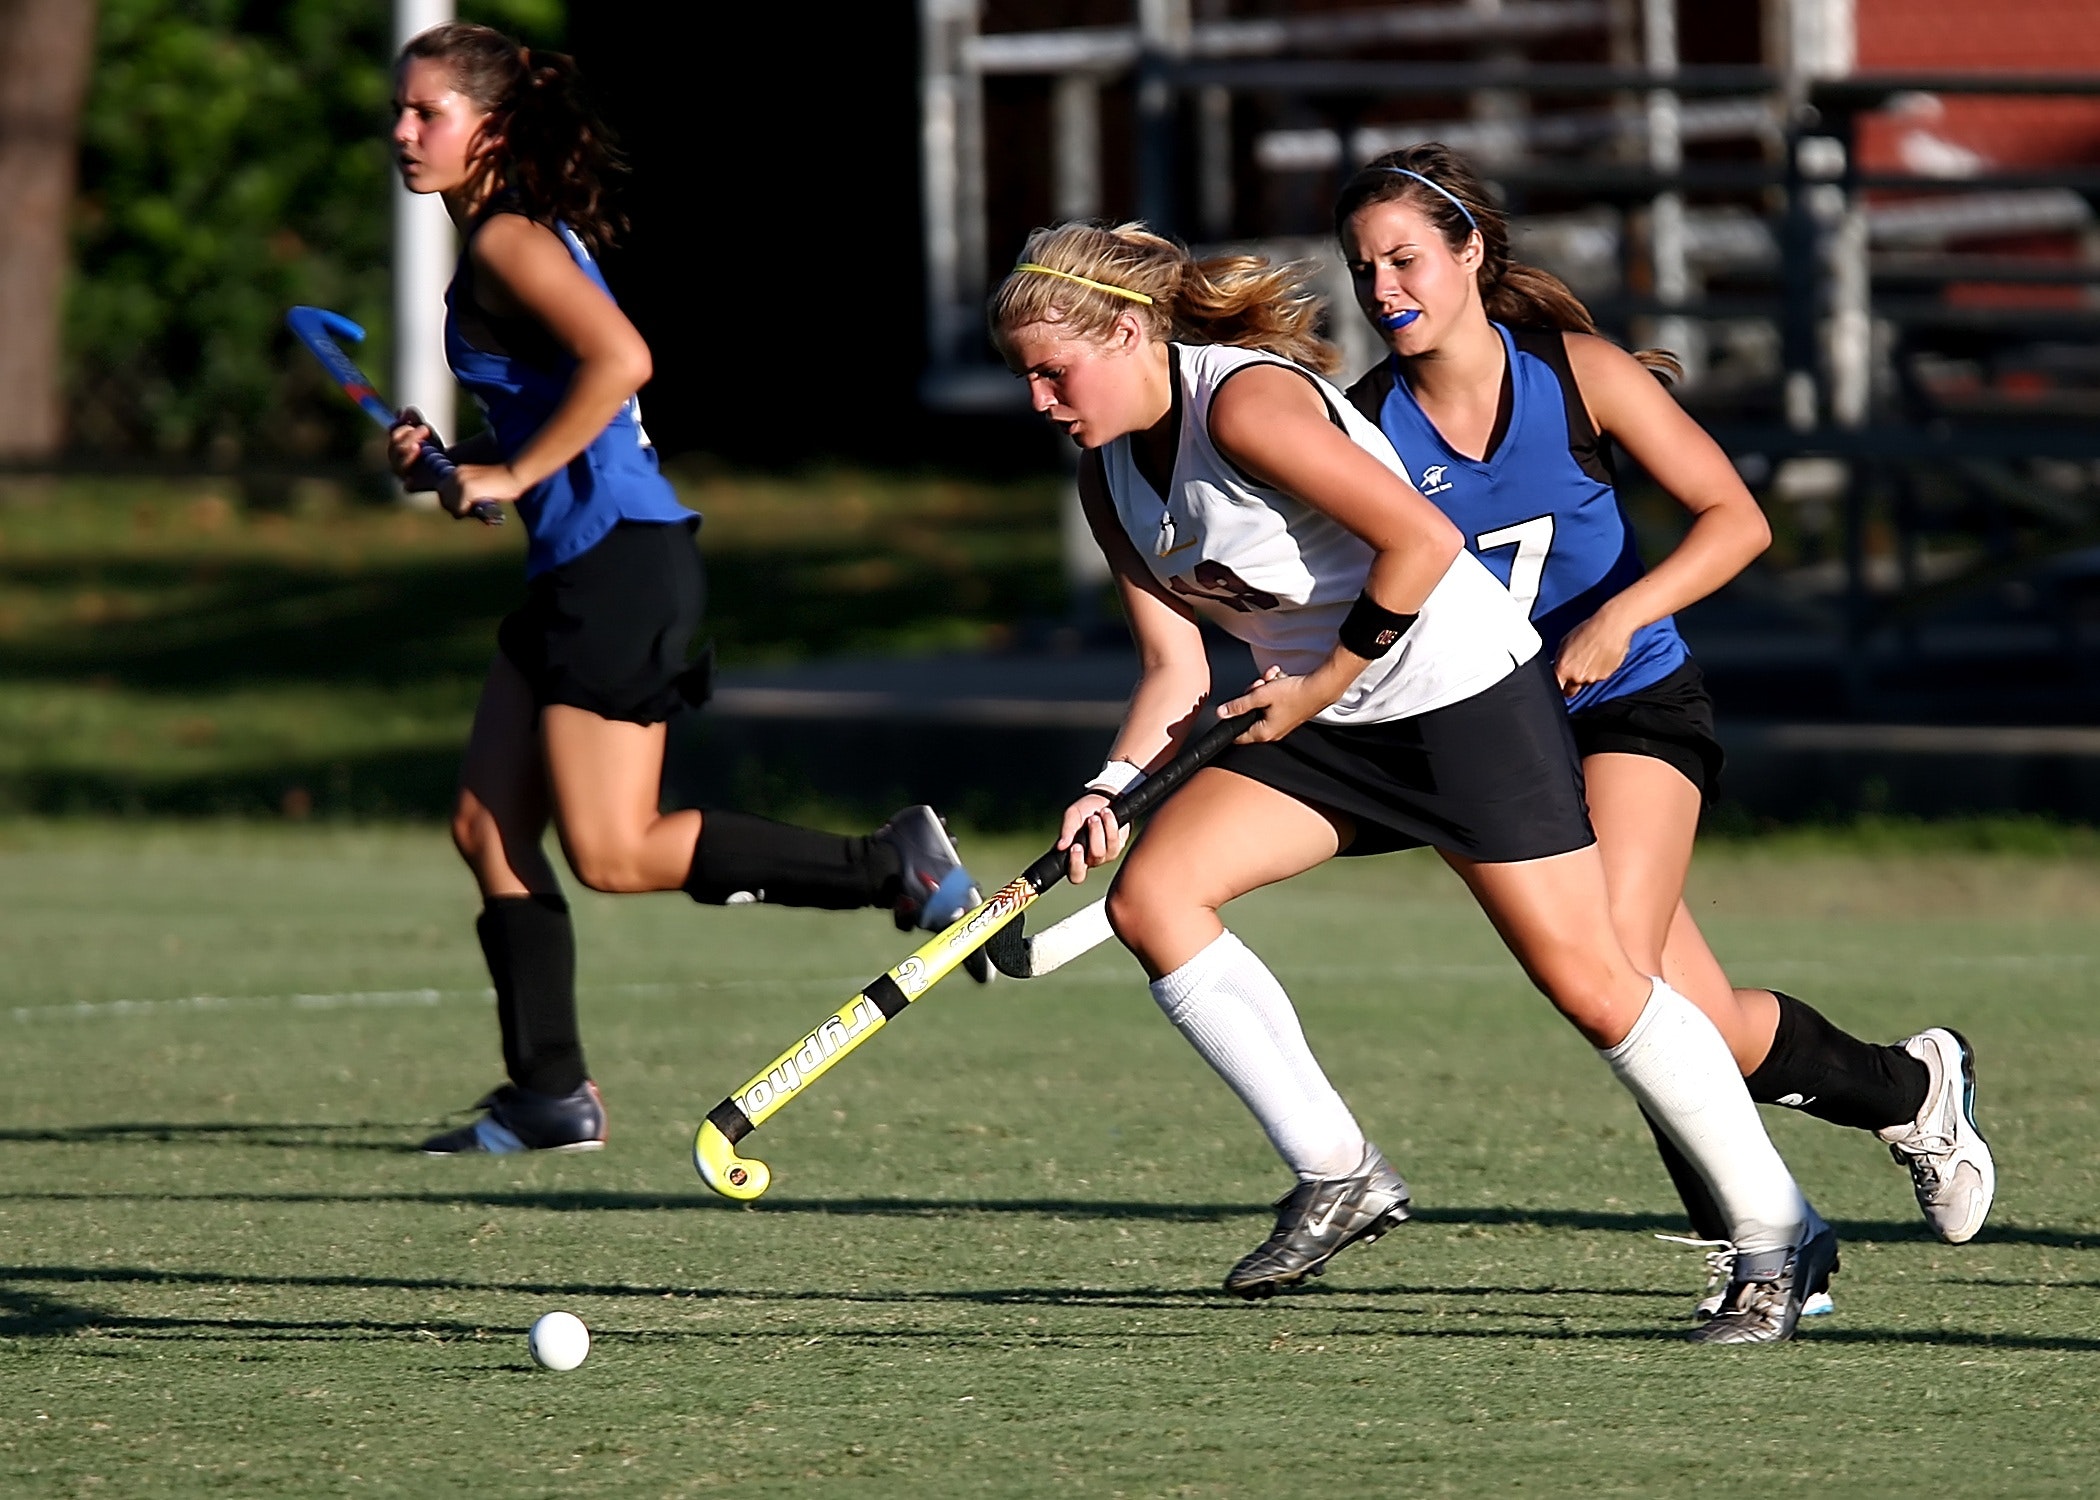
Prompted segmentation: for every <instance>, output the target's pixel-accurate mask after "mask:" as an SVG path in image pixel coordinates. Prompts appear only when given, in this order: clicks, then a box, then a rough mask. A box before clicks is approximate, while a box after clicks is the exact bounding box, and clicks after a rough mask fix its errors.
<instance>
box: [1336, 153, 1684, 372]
mask: <svg viewBox="0 0 2100 1500" xmlns="http://www.w3.org/2000/svg"><path fill="white" fill-rule="evenodd" d="M1409 172H1412V173H1416V174H1418V175H1419V176H1420V177H1426V178H1428V179H1429V182H1430V183H1434V184H1435V185H1436V186H1435V187H1431V186H1430V185H1429V183H1424V182H1421V181H1418V180H1417V178H1416V177H1409V176H1404V175H1402V174H1404V173H1409ZM1437 188H1442V189H1443V192H1438V191H1437ZM1446 194H1449V196H1448V197H1447V196H1445V195H1446ZM1454 199H1455V200H1456V201H1455V202H1454V201H1453V200H1454ZM1373 203H1405V204H1407V205H1408V207H1410V208H1412V209H1414V210H1415V211H1416V212H1417V213H1419V214H1420V215H1421V216H1422V217H1423V218H1424V219H1426V220H1428V222H1429V224H1430V226H1431V227H1432V228H1434V229H1435V230H1436V231H1437V232H1438V233H1439V234H1441V235H1443V237H1444V243H1445V244H1447V245H1449V246H1450V247H1451V250H1452V253H1453V254H1456V253H1458V252H1459V251H1461V250H1463V249H1465V247H1466V241H1467V240H1469V239H1471V238H1472V236H1473V233H1474V231H1475V230H1476V229H1477V230H1478V231H1479V233H1480V249H1481V255H1480V270H1479V271H1478V272H1477V273H1476V274H1477V276H1478V278H1479V281H1480V303H1481V306H1482V307H1483V308H1485V309H1486V310H1487V315H1488V317H1490V318H1491V319H1493V320H1494V321H1495V322H1497V323H1503V324H1507V325H1509V326H1510V327H1513V328H1558V329H1560V330H1561V331H1562V332H1563V333H1595V332H1596V331H1597V320H1596V319H1594V318H1592V317H1591V316H1590V310H1589V309H1588V308H1587V307H1584V306H1583V305H1582V299H1581V298H1580V297H1578V296H1576V295H1575V294H1574V293H1573V292H1571V291H1569V290H1568V285H1567V283H1566V282H1564V281H1562V280H1561V279H1560V278H1559V277H1558V276H1555V275H1554V274H1553V273H1552V272H1551V271H1542V270H1540V269H1539V268H1538V267H1537V266H1527V265H1525V264H1524V263H1523V262H1522V261H1516V260H1511V259H1510V258H1509V220H1508V219H1507V218H1506V217H1504V215H1503V213H1502V210H1501V209H1499V208H1497V207H1496V206H1495V204H1494V201H1493V200H1492V199H1490V198H1489V197H1488V192H1487V186H1486V184H1485V183H1483V182H1482V181H1481V180H1480V178H1479V177H1478V176H1476V175H1475V174H1474V171H1473V169H1472V167H1471V166H1469V165H1468V164H1467V162H1466V159H1465V158H1464V157H1463V156H1460V155H1459V154H1458V153H1457V152H1456V151H1453V150H1452V149H1451V148H1450V147H1449V146H1446V145H1444V144H1443V143H1442V142H1440V141H1424V142H1423V143H1422V144H1420V145H1418V146H1409V147H1407V148H1406V149H1405V150H1401V151H1388V152H1387V153H1386V154H1385V155H1383V156H1381V157H1378V158H1376V159H1375V160H1373V161H1369V162H1366V163H1365V164H1364V165H1363V166H1362V167H1361V168H1359V169H1358V170H1357V172H1356V174H1355V175H1354V176H1352V177H1351V178H1350V179H1349V180H1348V181H1347V182H1345V183H1343V184H1342V193H1341V196H1340V197H1339V198H1338V199H1336V200H1335V205H1334V235H1335V238H1336V239H1337V240H1344V242H1345V249H1346V238H1345V237H1346V236H1347V234H1348V231H1349V220H1350V219H1351V218H1353V217H1354V216H1355V215H1356V214H1357V212H1358V211H1359V210H1361V209H1364V208H1367V207H1369V206H1370V205H1371V204H1373ZM1460 204H1463V205H1464V209H1463V211H1461V209H1460V206H1459V205H1460ZM1467 214H1471V215H1472V219H1471V220H1470V221H1468V219H1467V218H1466V215H1467ZM1633 357H1634V358H1635V359H1637V360H1639V361H1640V362H1641V363H1642V364H1644V365H1646V366H1647V367H1648V368H1649V370H1651V371H1652V372H1654V374H1655V376H1656V378H1657V379H1658V380H1662V381H1664V382H1665V383H1668V382H1670V381H1674V380H1680V379H1682V378H1683V376H1684V364H1683V362H1682V361H1681V360H1679V359H1678V357H1677V356H1676V355H1674V354H1672V353H1671V352H1670V351H1669V350H1667V349H1639V350H1636V351H1634V356H1633Z"/></svg>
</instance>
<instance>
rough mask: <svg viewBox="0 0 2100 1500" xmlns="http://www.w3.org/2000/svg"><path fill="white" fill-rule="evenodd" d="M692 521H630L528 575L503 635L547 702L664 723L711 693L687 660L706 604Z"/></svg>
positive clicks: (537, 695) (499, 639) (499, 636)
mask: <svg viewBox="0 0 2100 1500" xmlns="http://www.w3.org/2000/svg"><path fill="white" fill-rule="evenodd" d="M698 525H699V522H698V520H697V519H695V520H693V521H671V522H664V523H656V522H642V521H622V522H621V523H620V524H619V525H617V526H615V527H614V528H613V529H612V530H611V531H610V532H608V533H607V534H606V536H605V539H604V540H603V541H601V542H599V543H598V544H597V545H596V546H595V547H593V548H591V550H590V551H588V552H586V553H584V554H583V556H581V557H579V558H576V559H575V560H574V561H572V562H566V563H563V564H561V565H560V566H559V567H555V568H549V569H548V570H547V571H546V572H544V573H542V574H540V575H539V576H538V577H537V578H535V579H533V580H532V581H531V582H530V583H529V584H527V585H526V594H525V603H524V604H523V605H522V606H521V607H520V608H518V609H516V610H514V611H512V612H511V613H510V614H508V615H505V616H504V617H503V624H502V625H501V626H499V627H498V628H497V631H496V644H497V646H498V647H499V648H500V649H501V650H502V652H503V654H504V655H505V656H506V657H508V658H509V659H510V661H511V663H512V665H514V666H515V667H517V669H518V670H519V671H520V672H522V673H524V674H525V680H526V681H527V682H529V683H531V684H532V697H533V701H534V702H535V703H536V704H538V705H539V706H540V707H541V708H545V707H547V706H548V705H549V704H551V703H565V704H568V705H569V706H570V707H572V708H581V709H587V710H589V711H590V712H591V713H594V714H597V715H598V716H599V717H601V718H606V719H622V720H625V721H626V722H628V723H630V724H661V723H662V722H663V721H664V720H666V719H668V718H670V717H671V716H672V715H673V714H675V713H677V712H678V711H679V710H680V709H681V708H684V707H686V706H687V705H688V704H695V703H700V702H702V701H704V700H705V699H706V697H707V683H706V677H707V671H706V667H705V664H704V663H703V664H702V665H700V666H695V665H693V664H692V663H690V662H688V661H687V660H686V652H687V650H688V649H689V648H690V647H691V645H692V643H693V635H694V633H695V632H696V631H698V630H699V628H700V616H701V612H702V611H703V610H704V608H705V607H706V604H707V583H706V577H705V575H704V574H703V573H702V572H701V568H700V549H699V548H698V547H696V546H695V545H694V544H693V532H694V530H695V529H696V528H697V527H698Z"/></svg>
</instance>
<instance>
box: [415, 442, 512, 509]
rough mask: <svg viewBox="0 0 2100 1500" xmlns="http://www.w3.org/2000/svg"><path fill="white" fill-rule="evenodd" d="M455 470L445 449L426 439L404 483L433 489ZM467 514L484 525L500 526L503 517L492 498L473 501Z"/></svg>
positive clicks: (419, 488)
mask: <svg viewBox="0 0 2100 1500" xmlns="http://www.w3.org/2000/svg"><path fill="white" fill-rule="evenodd" d="M456 472H458V470H457V468H456V466H455V465H454V464H453V462H452V460H451V459H449V458H447V457H445V450H444V449H442V448H440V447H439V446H438V445H437V444H436V443H433V442H430V441H428V440H427V439H426V440H425V441H424V443H423V446H422V448H421V449H420V450H419V451H418V452H417V454H416V461H415V462H414V463H413V464H411V465H410V466H409V470H408V478H407V480H406V483H407V485H408V487H409V488H410V489H412V490H434V489H437V488H439V487H440V486H441V485H443V484H444V482H445V481H446V480H448V479H450V478H451V477H452V476H453V475H454V474H455V473H456ZM467 514H468V515H470V516H472V517H473V518H474V519H475V520H477V521H479V522H480V523H481V524H482V525H484V526H501V525H502V524H503V522H504V519H505V518H504V514H503V507H502V506H500V505H498V504H497V503H496V502H495V501H493V500H477V501H475V502H474V503H473V504H472V505H471V506H469V507H468V508H467Z"/></svg>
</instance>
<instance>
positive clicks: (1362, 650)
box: [1336, 594, 1415, 661]
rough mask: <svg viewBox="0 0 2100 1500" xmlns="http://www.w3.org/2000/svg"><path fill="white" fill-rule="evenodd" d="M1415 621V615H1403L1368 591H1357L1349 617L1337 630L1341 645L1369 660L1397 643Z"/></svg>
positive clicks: (1381, 654)
mask: <svg viewBox="0 0 2100 1500" xmlns="http://www.w3.org/2000/svg"><path fill="white" fill-rule="evenodd" d="M1414 623H1415V616H1413V615H1403V614H1398V613H1396V612H1394V611H1393V610H1390V609H1387V608H1386V607H1385V606H1384V605H1382V604H1378V603H1375V602H1374V601H1373V600H1372V598H1371V596H1370V595H1369V594H1358V595H1357V596H1356V602H1355V603H1354V604H1352V605H1350V606H1349V615H1348V618H1347V619H1345V620H1343V621H1342V628H1341V629H1340V630H1339V631H1337V632H1336V634H1337V635H1338V636H1339V637H1340V639H1341V642H1342V645H1343V646H1344V647H1345V648H1346V649H1348V650H1350V651H1354V652H1355V653H1356V654H1357V655H1358V656H1361V657H1363V658H1365V659H1366V660H1368V661H1376V660H1378V658H1379V657H1381V656H1383V655H1385V654H1386V652H1388V651H1390V650H1392V649H1393V647H1395V646H1397V645H1399V644H1400V637H1402V636H1403V635H1406V634H1407V628H1408V627H1409V626H1410V625H1412V624H1414Z"/></svg>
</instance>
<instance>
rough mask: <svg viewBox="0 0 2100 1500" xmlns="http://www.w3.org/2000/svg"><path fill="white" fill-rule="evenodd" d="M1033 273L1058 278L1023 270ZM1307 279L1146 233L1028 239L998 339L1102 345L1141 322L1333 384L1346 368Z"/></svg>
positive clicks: (1117, 229)
mask: <svg viewBox="0 0 2100 1500" xmlns="http://www.w3.org/2000/svg"><path fill="white" fill-rule="evenodd" d="M1026 265H1033V266H1039V267H1043V268H1045V269H1047V270H1048V271H1050V272H1053V273H1057V274H1051V275H1045V274H1043V271H1040V270H1037V271H1023V270H1021V269H1019V267H1020V266H1026ZM1068 278H1077V279H1076V280H1075V279H1068ZM1308 279H1309V278H1308V268H1307V267H1304V266H1301V265H1297V264H1285V265H1276V264H1273V263H1272V262H1270V261H1267V260H1264V259H1263V258H1262V257H1261V256H1258V255H1219V256H1213V257H1212V258H1211V259H1209V260H1197V259H1196V258H1195V257H1194V256H1193V255H1191V254H1189V252H1188V249H1187V247H1186V246H1184V245H1182V244H1180V243H1178V242H1177V241H1174V240H1170V239H1168V238H1167V237H1166V236H1164V235H1158V234H1154V233H1153V232H1152V231H1151V230H1149V229H1147V228H1146V227H1145V226H1144V225H1142V224H1117V225H1114V226H1110V225H1106V224H1094V223H1075V224H1059V225H1056V226H1055V227H1053V228H1049V229H1038V230H1037V231H1036V232H1035V233H1034V234H1031V235H1030V236H1029V237H1028V243H1027V244H1026V245H1025V246H1023V247H1022V250H1021V258H1020V260H1019V261H1018V262H1017V263H1016V269H1015V270H1013V271H1011V272H1009V273H1008V274H1007V277H1006V280H1004V281H1003V282H1001V283H1000V284H999V289H998V290H997V291H995V292H994V293H992V299H991V306H990V309H989V313H990V320H991V325H992V338H993V339H994V341H995V342H1002V343H1003V340H1004V336H1005V335H1006V334H1007V333H1010V332H1012V331H1013V330H1014V329H1017V328H1025V327H1027V326H1028V325H1029V324H1030V323H1057V324H1060V325H1062V326H1063V327H1065V328H1067V329H1069V330H1072V331H1073V332H1076V333H1079V334H1082V335H1085V336H1089V337H1093V338H1100V337H1103V336H1105V335H1106V334H1107V333H1108V331H1109V329H1110V328H1111V327H1113V326H1114V324H1115V320H1116V318H1117V316H1118V315H1119V314H1122V313H1132V314H1134V315H1136V316H1137V317H1138V318H1139V319H1141V320H1142V321H1143V322H1144V324H1145V327H1146V330H1147V331H1148V332H1149V333H1151V335H1152V336H1153V337H1154V338H1156V339H1160V340H1167V339H1178V340H1180V341H1181V342H1183V343H1189V344H1237V345H1240V346H1241V347H1243V348H1248V349H1260V350H1263V351H1265V352H1267V353H1270V354H1280V355H1282V356H1283V357H1284V358H1285V359H1288V360H1294V361H1296V362H1297V363H1299V364H1301V365H1305V366H1306V367H1308V368H1310V369H1314V370H1318V371H1319V372H1320V373H1321V374H1323V375H1324V374H1328V373H1330V372H1332V371H1333V370H1334V368H1335V367H1336V365H1337V364H1338V362H1339V360H1338V355H1337V352H1336V350H1335V348H1334V346H1333V345H1332V344H1330V343H1328V342H1327V341H1326V340H1325V339H1323V338H1321V337H1320V335H1319V332H1318V329H1319V322H1320V315H1321V313H1322V312H1323V311H1324V305H1323V304H1322V302H1321V300H1320V298H1319V297H1318V296H1317V295H1315V294H1314V293H1313V292H1312V291H1311V290H1310V289H1309V288H1308V287H1307V285H1306V282H1307V280H1308ZM1090 282H1091V283H1094V285H1088V284H1087V283H1090ZM1103 288H1113V289H1115V290H1104V289H1103ZM1119 293H1121V294H1122V295H1119ZM1131 293H1135V294H1136V296H1135V297H1133V296H1131V295H1129V294H1131ZM1138 298H1144V299H1146V300H1144V301H1139V300H1137V299H1138Z"/></svg>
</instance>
